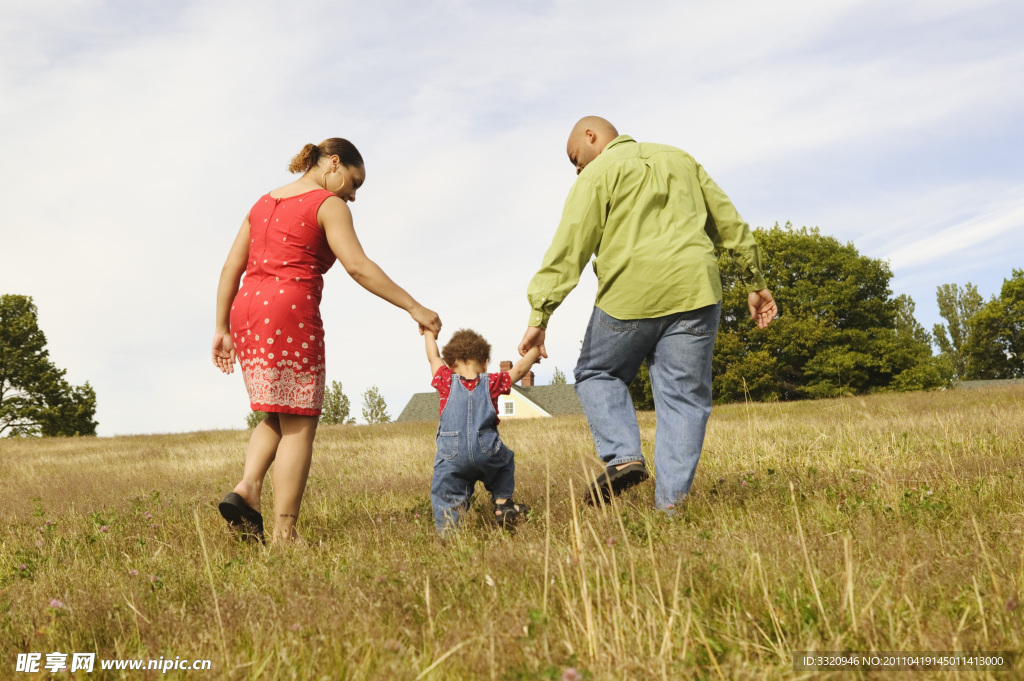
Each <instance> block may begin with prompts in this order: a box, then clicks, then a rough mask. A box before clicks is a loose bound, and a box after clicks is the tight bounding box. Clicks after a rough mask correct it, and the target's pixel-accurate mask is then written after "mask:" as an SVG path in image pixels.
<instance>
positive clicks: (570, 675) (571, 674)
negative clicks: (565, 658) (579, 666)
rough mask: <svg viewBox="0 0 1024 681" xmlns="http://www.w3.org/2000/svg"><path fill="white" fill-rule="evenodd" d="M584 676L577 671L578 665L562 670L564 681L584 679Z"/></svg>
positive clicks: (580, 680)
mask: <svg viewBox="0 0 1024 681" xmlns="http://www.w3.org/2000/svg"><path fill="white" fill-rule="evenodd" d="M582 679H583V677H582V676H580V673H579V672H578V671H576V667H568V668H566V670H565V671H564V672H562V681H582Z"/></svg>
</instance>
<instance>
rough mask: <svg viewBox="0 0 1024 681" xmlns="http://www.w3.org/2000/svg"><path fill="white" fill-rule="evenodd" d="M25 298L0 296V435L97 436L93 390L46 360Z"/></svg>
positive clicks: (34, 316)
mask: <svg viewBox="0 0 1024 681" xmlns="http://www.w3.org/2000/svg"><path fill="white" fill-rule="evenodd" d="M38 320H39V315H38V311H37V310H36V306H35V304H33V302H32V299H31V298H30V297H28V296H19V295H4V296H2V297H0V435H43V436H73V435H95V434H96V425H97V424H96V421H94V420H93V416H94V415H95V414H96V393H95V391H93V389H92V387H91V386H90V385H89V383H88V382H86V383H85V384H84V385H81V386H73V385H71V384H69V383H68V382H67V381H66V380H65V379H64V375H65V373H66V372H65V371H64V370H63V369H58V368H57V367H56V366H54V365H53V363H52V362H51V361H50V353H49V350H47V349H46V336H45V335H44V334H43V332H42V331H41V330H40V328H39V321H38Z"/></svg>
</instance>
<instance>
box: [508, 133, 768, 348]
mask: <svg viewBox="0 0 1024 681" xmlns="http://www.w3.org/2000/svg"><path fill="white" fill-rule="evenodd" d="M716 247H717V248H724V249H727V250H728V251H729V252H730V254H732V256H733V257H734V258H735V259H736V261H737V263H738V264H739V266H740V270H741V273H742V277H743V280H744V282H745V283H746V285H747V290H748V291H759V290H761V289H763V288H767V285H766V284H765V281H764V277H763V276H762V275H761V251H760V249H759V248H758V245H757V242H756V241H754V236H753V234H752V233H751V231H750V226H749V225H748V224H747V223H746V222H744V221H743V218H741V217H740V216H739V213H737V212H736V209H735V208H733V205H732V203H731V202H730V201H729V197H728V196H726V195H725V192H723V191H722V190H721V189H719V187H718V185H717V184H715V183H714V181H713V180H712V179H711V178H710V177H708V174H707V173H706V172H704V168H702V167H701V165H700V164H699V163H697V162H696V161H695V160H694V159H693V157H692V156H690V155H689V154H687V153H686V152H685V151H682V150H681V149H676V148H675V147H670V146H667V145H664V144H649V143H643V144H638V143H637V142H636V141H635V140H634V139H633V138H632V137H629V136H628V135H620V136H618V137H616V138H615V139H614V140H612V141H611V142H609V143H608V145H607V146H606V147H605V148H604V151H603V152H601V153H600V154H598V156H597V158H595V159H594V160H593V161H591V162H590V163H589V164H587V167H586V168H584V169H583V171H582V172H581V173H580V175H579V178H577V180H576V184H574V185H573V187H572V190H571V191H570V192H569V197H568V198H567V199H566V201H565V209H564V210H563V211H562V221H561V222H560V223H559V225H558V229H557V230H556V231H555V237H554V239H553V240H552V242H551V247H550V248H548V251H547V253H546V254H545V255H544V261H543V263H542V264H541V267H540V270H539V271H538V272H537V274H536V275H534V277H533V279H532V280H531V281H530V286H529V288H528V289H527V297H528V298H529V300H530V308H531V310H532V311H531V313H530V323H529V325H530V326H539V327H540V328H542V329H543V328H547V323H548V319H549V318H550V317H551V313H553V312H554V311H555V308H557V307H558V306H559V305H560V304H561V302H562V301H563V300H565V297H566V296H567V295H568V294H569V292H570V291H572V290H573V289H574V288H575V287H576V284H577V283H578V282H579V279H580V273H581V272H582V271H583V267H584V266H585V265H586V264H587V261H589V260H590V258H591V256H593V255H596V256H597V257H596V258H595V260H594V272H595V273H596V274H597V300H596V301H595V303H594V304H595V305H596V306H597V307H599V308H601V309H602V310H603V311H604V312H606V313H607V314H609V315H611V316H612V317H615V318H617V319H646V318H651V317H661V316H664V315H668V314H673V313H675V312H685V311H686V310H695V309H697V308H700V307H704V306H706V305H712V304H714V303H717V302H719V301H720V300H721V299H722V281H721V278H720V277H719V274H718V263H717V261H716V258H715V248H716Z"/></svg>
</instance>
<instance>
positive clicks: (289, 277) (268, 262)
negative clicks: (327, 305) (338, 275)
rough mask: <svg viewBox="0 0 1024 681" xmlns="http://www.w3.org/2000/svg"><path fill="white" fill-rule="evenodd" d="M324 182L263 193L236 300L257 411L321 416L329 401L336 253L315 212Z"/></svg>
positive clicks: (239, 338)
mask: <svg viewBox="0 0 1024 681" xmlns="http://www.w3.org/2000/svg"><path fill="white" fill-rule="evenodd" d="M331 196H334V194H332V193H331V192H329V191H327V190H325V189H314V190H313V191H309V192H306V193H305V194H299V195H298V196H291V197H288V198H284V199H275V198H273V197H272V196H270V194H267V195H265V196H263V197H262V198H260V200H259V201H257V202H256V204H255V205H254V206H253V207H252V209H250V211H249V260H248V263H247V265H246V268H245V279H244V280H243V281H242V287H241V288H240V289H239V290H238V293H237V294H235V299H234V300H233V301H232V303H231V320H230V321H231V338H232V339H233V341H234V343H235V351H236V353H237V355H238V358H239V363H240V364H241V365H242V377H243V378H244V379H245V389H246V390H247V391H248V392H249V401H250V402H251V403H252V408H253V410H254V411H265V412H284V413H286V414H303V415H307V416H317V415H319V414H320V407H321V405H322V404H323V401H324V383H325V376H326V373H325V359H324V358H325V356H326V352H325V349H324V326H323V322H322V321H321V319H320V296H321V293H322V292H323V288H324V280H323V274H324V272H326V271H327V270H329V269H330V268H331V265H333V264H334V261H335V260H336V258H335V256H334V252H333V251H331V248H330V246H329V245H328V243H327V235H326V234H325V233H324V230H323V229H322V228H321V227H320V225H319V224H318V223H317V219H316V214H317V211H318V210H319V209H320V204H321V203H323V202H324V200H325V199H327V198H329V197H331Z"/></svg>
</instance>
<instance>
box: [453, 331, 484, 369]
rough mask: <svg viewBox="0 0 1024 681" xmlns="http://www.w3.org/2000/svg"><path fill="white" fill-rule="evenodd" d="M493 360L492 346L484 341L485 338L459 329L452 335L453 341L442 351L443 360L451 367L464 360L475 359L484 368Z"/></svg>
mask: <svg viewBox="0 0 1024 681" xmlns="http://www.w3.org/2000/svg"><path fill="white" fill-rule="evenodd" d="M490 358H491V344H490V343H488V342H487V341H486V340H484V337H483V336H481V335H480V334H478V333H477V332H476V331H472V330H470V329H459V330H458V331H456V332H455V333H454V334H452V339H451V340H450V341H448V344H447V345H445V346H444V350H442V351H441V359H443V360H444V363H445V364H447V365H448V366H449V367H453V366H455V362H457V361H458V360H462V361H463V362H466V361H468V360H471V359H475V360H476V361H477V362H480V365H481V366H483V365H485V364H487V360H489V359H490Z"/></svg>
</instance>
